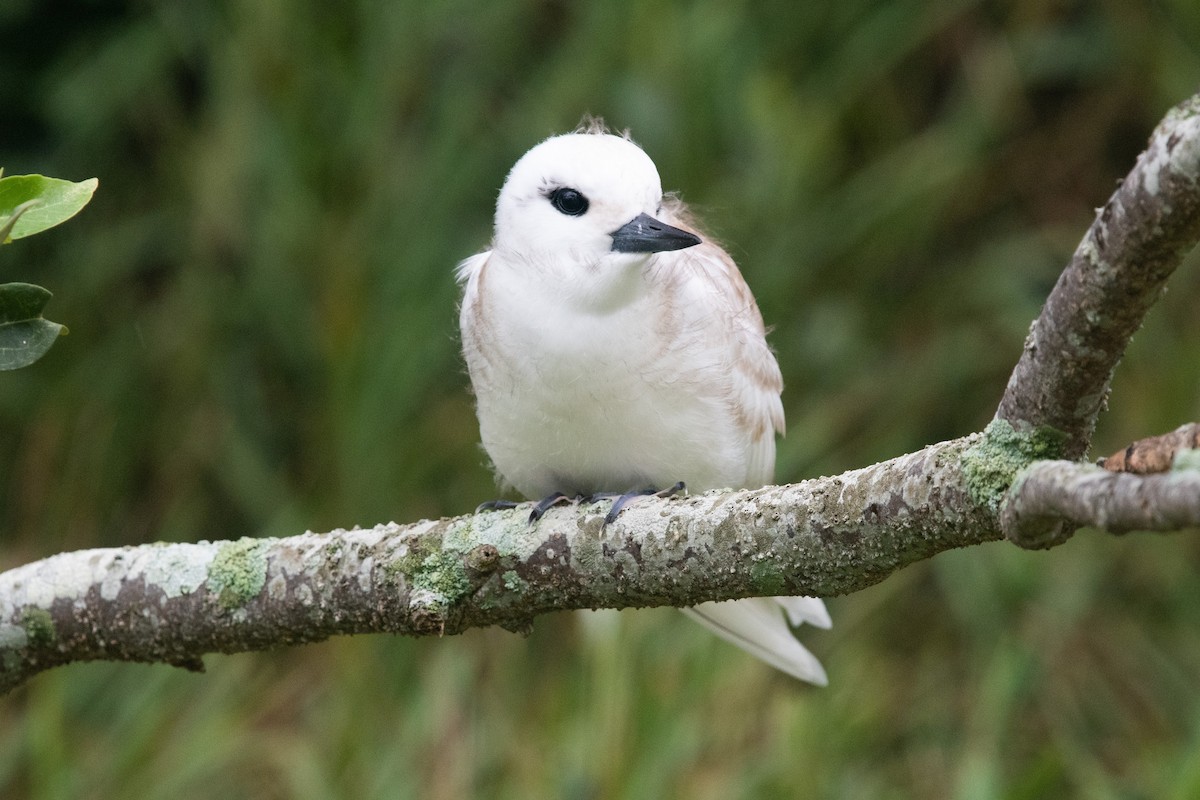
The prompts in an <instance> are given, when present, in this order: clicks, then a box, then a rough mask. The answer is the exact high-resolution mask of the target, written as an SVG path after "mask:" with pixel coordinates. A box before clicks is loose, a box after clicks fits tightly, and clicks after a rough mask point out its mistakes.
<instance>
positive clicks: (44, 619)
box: [21, 608, 58, 647]
mask: <svg viewBox="0 0 1200 800" xmlns="http://www.w3.org/2000/svg"><path fill="white" fill-rule="evenodd" d="M21 627H22V628H24V629H25V635H26V636H27V637H29V644H31V645H33V646H34V647H39V646H45V645H48V644H52V643H53V642H54V639H55V637H56V636H57V635H58V634H57V633H56V632H55V630H54V618H53V617H51V616H50V612H49V611H47V610H46V609H44V608H31V609H29V610H28V611H26V612H25V614H24V615H23V616H22V617H21Z"/></svg>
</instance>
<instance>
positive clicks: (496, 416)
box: [458, 123, 831, 685]
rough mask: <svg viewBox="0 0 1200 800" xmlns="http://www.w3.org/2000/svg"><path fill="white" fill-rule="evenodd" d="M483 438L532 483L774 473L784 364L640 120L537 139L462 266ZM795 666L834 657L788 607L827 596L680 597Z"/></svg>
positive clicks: (579, 491) (728, 478)
mask: <svg viewBox="0 0 1200 800" xmlns="http://www.w3.org/2000/svg"><path fill="white" fill-rule="evenodd" d="M458 279H459V281H460V282H461V283H463V284H464V291H463V299H462V306H461V310H460V327H461V331H462V343H463V354H464V356H465V358H466V362H467V368H468V371H469V372H470V375H471V383H472V385H473V388H474V392H475V397H476V402H477V411H478V415H479V427H480V434H481V438H482V440H483V447H484V449H485V450H486V451H487V453H488V455H489V457H490V458H491V460H492V463H493V465H494V466H495V469H496V472H497V473H498V475H499V477H500V479H501V481H502V482H504V483H507V484H510V485H511V486H513V487H514V488H516V489H517V491H519V492H521V493H522V494H524V495H525V496H526V497H528V498H531V499H537V498H541V497H547V496H549V495H552V494H554V493H558V492H561V493H563V494H564V495H567V496H576V495H585V496H586V495H592V494H595V493H615V494H619V493H621V492H626V491H629V490H630V489H640V488H642V487H650V486H652V487H656V488H659V489H661V488H663V487H667V486H670V485H671V484H674V483H676V482H677V481H683V482H684V483H686V485H687V487H688V488H690V489H692V490H699V491H706V490H709V489H718V488H725V487H732V488H745V487H758V486H763V485H765V484H767V483H770V482H771V481H772V480H773V472H774V469H775V434H776V433H777V432H778V433H780V434H782V433H783V429H784V421H783V404H782V403H781V401H780V392H781V391H782V390H783V379H782V377H781V375H780V372H779V365H778V364H777V363H776V361H775V356H774V355H773V354H772V353H771V350H770V348H769V347H768V346H767V341H766V330H765V328H764V326H763V320H762V315H761V314H760V313H759V310H758V306H757V304H756V303H755V302H754V297H753V295H752V294H751V293H750V289H749V287H748V286H747V285H746V282H745V280H744V279H743V278H742V275H741V273H740V272H739V271H738V269H737V266H736V265H735V264H734V263H733V260H732V259H731V258H730V257H729V255H728V254H727V253H726V252H725V251H724V250H722V249H721V248H720V247H719V246H718V245H717V244H716V243H714V242H713V241H711V240H709V239H702V238H701V236H700V234H699V231H698V230H697V228H696V226H695V223H694V222H693V221H692V219H691V217H690V216H689V215H688V213H687V210H686V208H685V207H684V205H683V203H682V202H681V201H679V200H678V199H676V198H674V197H670V196H667V197H664V196H663V192H662V186H661V183H660V181H659V176H658V170H657V169H656V168H655V166H654V162H652V161H651V160H650V157H649V156H647V155H646V153H645V152H643V151H642V149H641V148H640V147H638V146H637V145H636V144H634V143H633V142H632V141H631V140H630V139H629V138H628V136H627V135H626V136H616V135H613V134H610V133H608V132H606V131H605V130H604V128H603V125H602V124H600V123H596V124H593V125H591V126H589V128H588V129H587V130H584V131H580V132H576V133H570V134H566V135H562V136H555V137H552V138H550V139H547V140H546V141H544V142H542V143H541V144H539V145H537V146H536V147H534V148H533V149H532V150H530V151H529V152H528V153H526V154H525V155H524V156H523V157H522V158H521V159H520V160H519V161H518V162H517V163H516V165H515V166H514V167H513V168H512V171H511V172H510V173H509V174H508V178H507V180H506V181H505V182H504V187H503V188H502V189H501V190H500V196H499V199H498V201H497V203H496V224H495V232H494V238H493V240H492V244H491V247H490V249H488V250H486V251H485V252H482V253H479V254H477V255H474V256H472V257H470V258H468V259H466V260H465V261H463V262H462V264H460V265H459V267H458ZM683 611H684V612H685V613H687V614H688V615H689V616H691V617H692V618H694V619H696V620H698V621H699V622H700V623H702V624H703V625H705V626H706V627H708V628H710V629H711V630H713V631H714V632H715V633H717V634H718V635H719V636H721V637H723V638H725V639H727V640H728V641H730V642H733V643H734V644H736V645H738V646H739V647H742V648H744V649H745V650H747V651H749V652H750V653H753V654H754V655H756V656H758V657H759V658H761V659H763V660H764V661H766V662H767V663H769V664H771V665H772V666H774V667H777V668H778V669H780V670H783V671H784V672H786V673H788V674H790V675H793V676H795V677H797V678H800V679H801V680H805V681H810V682H812V683H815V684H819V685H825V683H826V677H825V671H824V669H823V668H822V667H821V664H820V662H819V661H817V659H816V658H815V657H814V656H813V655H812V654H811V653H809V652H808V650H806V649H805V648H804V647H803V646H802V645H801V644H800V643H799V642H798V641H797V640H796V638H795V636H794V635H793V634H792V631H791V629H790V628H789V627H788V622H790V623H791V624H792V625H793V626H798V625H800V624H801V623H803V622H808V623H810V624H812V625H816V626H818V627H822V628H828V627H829V626H830V624H831V623H830V619H829V615H828V613H827V612H826V610H825V604H824V603H823V602H821V600H820V599H818V598H815V597H776V598H748V599H744V600H734V601H728V602H720V603H703V604H701V605H698V606H695V607H693V608H686V609H683Z"/></svg>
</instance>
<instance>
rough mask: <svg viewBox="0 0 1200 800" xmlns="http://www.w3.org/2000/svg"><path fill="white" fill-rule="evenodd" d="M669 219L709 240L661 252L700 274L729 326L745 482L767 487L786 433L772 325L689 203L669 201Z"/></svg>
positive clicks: (709, 302) (667, 266) (678, 267)
mask: <svg viewBox="0 0 1200 800" xmlns="http://www.w3.org/2000/svg"><path fill="white" fill-rule="evenodd" d="M663 214H664V216H665V217H666V219H665V221H666V222H668V223H669V224H671V225H676V226H678V227H680V228H683V229H685V230H689V231H692V232H694V233H696V235H697V236H700V237H701V238H702V239H703V240H704V241H703V242H702V243H701V244H699V245H697V246H695V247H689V248H687V249H685V250H677V251H675V252H672V253H660V254H659V256H658V257H659V258H660V259H662V260H663V261H664V263H663V268H664V271H665V272H674V271H683V270H686V271H687V272H688V273H689V274H691V275H695V276H698V277H700V278H701V279H702V280H701V283H703V284H704V285H705V286H706V287H707V288H708V291H706V292H704V293H703V298H702V301H701V302H704V303H705V305H706V306H707V308H706V311H709V312H710V313H711V314H713V315H714V316H716V317H717V318H718V319H721V320H722V321H723V322H724V323H725V324H724V326H723V330H721V331H720V334H719V335H721V336H723V337H726V339H727V342H726V343H725V344H724V347H721V348H719V349H721V350H724V352H726V353H728V358H729V363H728V364H726V365H723V366H724V367H725V368H726V370H727V374H728V375H729V376H730V381H729V386H728V392H729V397H728V402H729V407H730V409H731V411H732V412H733V413H734V415H735V416H736V418H737V419H738V421H739V423H740V424H741V425H742V426H743V429H744V430H745V431H746V434H747V439H748V441H749V443H750V445H749V451H748V454H747V455H748V468H747V473H746V481H745V485H746V486H749V487H757V486H763V485H765V484H768V483H772V482H774V479H775V435H776V434H779V435H781V436H782V435H783V433H784V427H785V426H784V416H783V401H782V400H781V399H780V395H781V393H782V392H783V375H782V374H781V373H780V371H779V363H778V362H777V361H776V360H775V354H774V353H772V352H771V348H770V346H769V345H768V344H767V331H766V326H765V325H764V324H763V318H762V313H761V312H760V311H759V310H758V304H757V303H756V302H755V301H754V295H753V294H752V293H751V291H750V287H749V286H747V285H746V280H745V279H744V278H743V277H742V273H741V272H740V271H739V270H738V268H737V265H736V264H735V263H734V262H733V259H732V258H730V256H729V254H728V253H726V252H725V250H724V249H722V248H721V246H720V245H719V244H717V243H716V242H715V241H714V240H713V239H712V238H711V237H709V236H708V235H707V234H705V233H703V232H702V231H700V230H699V229H698V227H697V225H696V223H695V221H694V220H693V219H692V218H691V216H690V214H688V212H687V208H686V207H685V206H684V205H683V203H682V202H681V201H679V200H677V199H674V198H668V199H667V201H666V202H664V208H663Z"/></svg>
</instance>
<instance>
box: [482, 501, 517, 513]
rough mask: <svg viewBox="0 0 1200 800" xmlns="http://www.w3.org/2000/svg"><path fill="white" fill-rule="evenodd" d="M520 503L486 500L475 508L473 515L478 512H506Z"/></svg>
mask: <svg viewBox="0 0 1200 800" xmlns="http://www.w3.org/2000/svg"><path fill="white" fill-rule="evenodd" d="M519 505H520V503H518V502H516V501H514V500H488V501H486V502H483V503H480V504H479V505H477V506H475V513H476V514H478V513H479V512H480V511H507V510H508V509H510V508H516V507H517V506H519Z"/></svg>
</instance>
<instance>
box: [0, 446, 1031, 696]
mask: <svg viewBox="0 0 1200 800" xmlns="http://www.w3.org/2000/svg"><path fill="white" fill-rule="evenodd" d="M1005 446H1006V445H1005V444H1004V443H995V442H993V443H990V444H989V442H988V437H986V436H985V435H983V434H975V435H973V436H969V437H966V438H964V439H960V440H956V441H953V442H946V443H943V444H939V445H933V446H931V447H927V448H925V449H924V450H921V451H920V452H917V453H913V454H911V455H907V456H903V457H901V458H897V459H893V460H892V461H888V462H885V463H882V464H877V465H875V466H873V467H868V468H866V469H860V470H855V471H853V472H847V473H845V474H843V475H839V476H836V477H831V478H820V479H816V480H811V481H805V482H803V483H798V484H793V485H790V486H776V487H767V488H764V489H758V490H753V491H739V492H718V493H710V494H705V495H699V496H692V497H687V498H682V499H670V500H662V499H649V500H646V501H644V502H640V503H636V504H633V505H631V506H630V507H628V508H627V509H626V510H625V511H624V512H623V513H622V515H621V517H620V518H619V519H618V520H617V521H616V522H615V523H613V524H611V525H609V526H607V527H604V526H603V524H602V523H603V517H604V512H605V511H606V510H607V507H606V505H604V504H602V505H596V506H591V507H584V508H582V509H577V508H560V509H553V510H551V511H550V512H548V513H547V514H546V516H545V517H543V518H542V520H541V521H540V522H539V523H538V524H537V525H536V526H530V525H529V524H528V523H527V522H526V519H527V516H528V509H527V508H525V509H517V510H514V511H504V512H487V513H481V514H475V515H468V516H463V517H456V518H453V519H442V520H436V521H424V522H418V523H415V524H411V525H404V526H400V525H395V524H390V525H383V526H378V527H375V528H372V529H369V530H352V531H334V532H332V533H326V534H315V533H305V534H303V535H299V536H295V537H290V538H286V539H241V540H239V541H234V542H204V543H200V544H152V545H143V546H141V547H126V548H120V549H104V550H87V551H81V552H76V553H65V554H62V555H57V556H53V557H51V558H47V559H45V560H43V561H38V562H35V563H32V564H28V565H26V566H23V567H19V568H17V569H13V570H10V571H8V572H5V573H3V574H0V690H7V689H11V688H12V687H13V686H16V685H18V684H19V683H21V682H22V681H24V680H25V679H27V678H28V677H30V676H31V675H33V674H35V673H36V672H38V671H41V670H43V669H46V668H49V667H53V666H56V665H59V664H65V663H68V662H71V661H80V660H93V659H110V660H122V661H152V662H165V663H170V664H176V665H181V666H186V667H193V668H198V667H199V666H200V664H201V662H200V658H201V656H203V655H204V654H205V653H210V652H223V653H232V652H239V651H246V650H256V649H265V648H269V647H278V646H281V645H287V644H295V643H300V642H311V641H316V640H320V639H324V638H327V637H329V636H332V635H335V634H349V633H366V632H392V633H404V634H411V635H425V634H437V635H441V634H451V633H458V632H460V631H462V630H464V629H466V628H470V627H477V626H484V625H503V626H504V627H506V628H509V629H513V630H524V629H526V628H527V627H528V626H529V625H530V623H531V620H532V619H533V618H534V617H535V616H536V615H538V614H542V613H545V612H547V611H553V610H561V609H574V608H599V607H605V608H626V607H631V606H653V605H673V606H687V605H693V604H695V603H698V602H701V601H705V600H720V599H729V598H736V597H746V596H752V595H758V596H762V595H775V594H818V595H826V596H828V595H837V594H845V593H847V592H852V591H855V590H857V589H862V588H864V587H866V586H869V585H871V584H873V583H876V582H878V581H880V580H882V579H883V578H884V577H886V576H887V575H889V574H891V573H892V572H894V571H895V570H897V569H899V568H901V567H903V566H905V565H907V564H911V563H914V562H916V561H920V560H922V559H925V558H929V557H930V556H932V555H933V554H935V553H938V552H941V551H943V550H947V549H949V548H953V547H962V546H965V545H970V544H975V543H978V542H981V541H985V540H988V539H995V538H998V537H999V533H998V530H999V529H998V526H997V524H996V508H997V502H998V498H999V496H1000V494H1002V492H1003V489H1004V488H1005V487H1006V486H1007V482H1011V479H1012V475H1013V474H1015V470H1016V469H1017V468H1018V467H1019V466H1020V465H1022V464H1023V463H1024V460H1023V459H1022V458H1021V457H1020V456H1019V455H1018V456H1015V457H1014V458H1009V459H1005V458H1003V457H1001V454H1000V451H999V450H995V448H996V447H999V448H1001V449H1003V448H1004V447H1005ZM992 457H997V458H999V461H1000V462H1001V465H1000V466H999V467H998V468H993V467H991V466H989V465H988V464H987V461H988V459H990V458H992Z"/></svg>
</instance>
